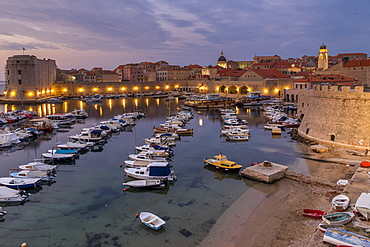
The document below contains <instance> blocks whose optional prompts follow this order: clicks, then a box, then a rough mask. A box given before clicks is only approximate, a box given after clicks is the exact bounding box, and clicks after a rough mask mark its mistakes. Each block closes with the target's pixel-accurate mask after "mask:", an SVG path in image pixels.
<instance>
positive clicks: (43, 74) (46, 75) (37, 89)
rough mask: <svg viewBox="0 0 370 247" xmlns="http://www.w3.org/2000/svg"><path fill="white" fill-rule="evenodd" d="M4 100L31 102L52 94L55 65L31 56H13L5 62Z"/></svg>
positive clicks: (47, 60) (50, 60) (48, 60)
mask: <svg viewBox="0 0 370 247" xmlns="http://www.w3.org/2000/svg"><path fill="white" fill-rule="evenodd" d="M5 79H6V95H5V98H6V99H10V100H22V101H23V100H32V99H38V98H43V97H47V96H51V95H53V94H54V92H53V89H52V86H53V83H54V81H55V79H56V63H55V60H52V59H38V58H37V57H36V56H33V55H14V56H12V57H9V58H8V60H7V61H6V70H5Z"/></svg>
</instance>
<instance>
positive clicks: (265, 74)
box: [250, 69, 289, 79]
mask: <svg viewBox="0 0 370 247" xmlns="http://www.w3.org/2000/svg"><path fill="white" fill-rule="evenodd" d="M250 70H252V71H253V72H254V73H256V74H257V75H259V76H261V77H262V78H264V79H265V78H281V79H282V78H289V76H287V75H286V74H284V73H283V72H281V71H279V70H277V69H250Z"/></svg>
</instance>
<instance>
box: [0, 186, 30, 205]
mask: <svg viewBox="0 0 370 247" xmlns="http://www.w3.org/2000/svg"><path fill="white" fill-rule="evenodd" d="M29 196H30V194H29V193H26V192H25V191H24V190H16V189H11V188H8V187H5V186H0V203H21V202H24V201H25V200H27V198H28V197H29Z"/></svg>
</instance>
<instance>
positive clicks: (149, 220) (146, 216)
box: [139, 212, 166, 230]
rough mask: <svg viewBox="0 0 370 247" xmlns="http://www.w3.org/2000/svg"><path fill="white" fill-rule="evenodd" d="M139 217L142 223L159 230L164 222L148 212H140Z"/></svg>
mask: <svg viewBox="0 0 370 247" xmlns="http://www.w3.org/2000/svg"><path fill="white" fill-rule="evenodd" d="M139 218H140V220H141V222H142V223H143V224H144V225H146V226H147V227H149V228H152V229H154V230H159V229H161V228H163V227H164V226H165V224H166V222H165V221H164V220H162V219H161V218H159V217H158V216H157V215H155V214H153V213H149V212H141V213H140V215H139Z"/></svg>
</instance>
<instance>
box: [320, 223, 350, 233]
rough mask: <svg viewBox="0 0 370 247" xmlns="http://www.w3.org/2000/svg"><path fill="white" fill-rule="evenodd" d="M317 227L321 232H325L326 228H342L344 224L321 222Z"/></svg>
mask: <svg viewBox="0 0 370 247" xmlns="http://www.w3.org/2000/svg"><path fill="white" fill-rule="evenodd" d="M317 228H318V229H319V230H320V231H322V232H326V230H328V229H329V228H336V229H344V225H328V224H325V223H321V224H319V226H318V227H317Z"/></svg>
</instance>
